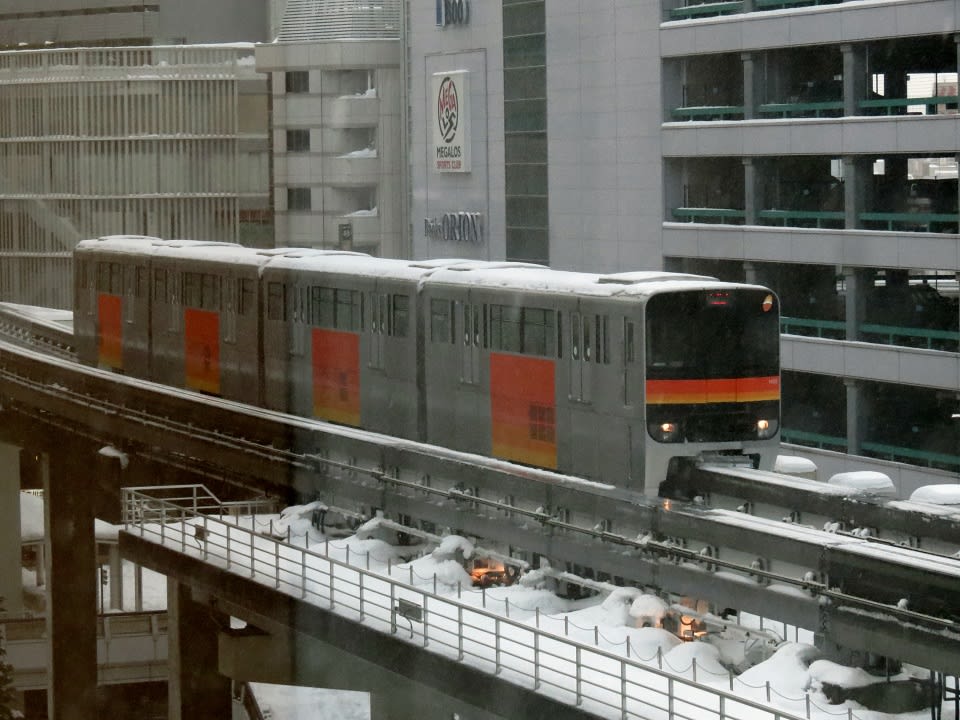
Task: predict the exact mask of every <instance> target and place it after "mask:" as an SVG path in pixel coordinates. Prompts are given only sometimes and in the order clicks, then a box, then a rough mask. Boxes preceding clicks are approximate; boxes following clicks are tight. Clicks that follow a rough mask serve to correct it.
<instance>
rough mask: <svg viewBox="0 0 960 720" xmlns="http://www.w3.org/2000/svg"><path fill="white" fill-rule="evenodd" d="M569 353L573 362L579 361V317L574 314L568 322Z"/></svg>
mask: <svg viewBox="0 0 960 720" xmlns="http://www.w3.org/2000/svg"><path fill="white" fill-rule="evenodd" d="M570 353H571V355H572V356H573V359H574V360H579V359H580V316H579V315H577V314H576V313H574V314H573V319H572V320H571V322H570Z"/></svg>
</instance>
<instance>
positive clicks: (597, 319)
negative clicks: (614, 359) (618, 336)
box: [594, 315, 610, 365]
mask: <svg viewBox="0 0 960 720" xmlns="http://www.w3.org/2000/svg"><path fill="white" fill-rule="evenodd" d="M594 327H595V328H596V330H595V332H594V339H595V341H596V352H595V353H594V356H595V358H596V362H597V363H602V364H603V365H609V364H610V318H609V316H607V315H595V316H594Z"/></svg>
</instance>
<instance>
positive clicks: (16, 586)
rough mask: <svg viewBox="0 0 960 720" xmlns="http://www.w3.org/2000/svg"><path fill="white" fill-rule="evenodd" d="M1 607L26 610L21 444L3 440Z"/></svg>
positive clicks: (0, 455) (0, 459)
mask: <svg viewBox="0 0 960 720" xmlns="http://www.w3.org/2000/svg"><path fill="white" fill-rule="evenodd" d="M0 468H2V470H0V598H2V605H0V610H3V611H4V612H7V613H10V614H11V615H19V614H20V613H22V612H23V577H22V575H21V573H20V564H21V560H20V545H21V538H20V448H18V447H17V446H16V445H8V444H6V443H0Z"/></svg>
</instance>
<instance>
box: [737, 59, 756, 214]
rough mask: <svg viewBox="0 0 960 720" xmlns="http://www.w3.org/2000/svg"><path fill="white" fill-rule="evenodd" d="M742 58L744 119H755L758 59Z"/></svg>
mask: <svg viewBox="0 0 960 720" xmlns="http://www.w3.org/2000/svg"><path fill="white" fill-rule="evenodd" d="M740 60H742V61H743V119H744V120H753V119H754V118H755V117H756V116H757V106H758V105H759V103H760V93H759V87H758V86H757V68H756V61H755V59H754V54H753V53H748V52H745V53H741V54H740ZM748 224H749V223H748Z"/></svg>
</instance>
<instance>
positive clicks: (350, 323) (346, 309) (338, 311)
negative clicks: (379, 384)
mask: <svg viewBox="0 0 960 720" xmlns="http://www.w3.org/2000/svg"><path fill="white" fill-rule="evenodd" d="M333 302H334V318H333V321H334V327H336V328H337V329H340V330H359V329H360V325H361V323H360V310H361V307H360V292H359V291H358V290H342V289H337V290H335V291H334V301H333Z"/></svg>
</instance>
